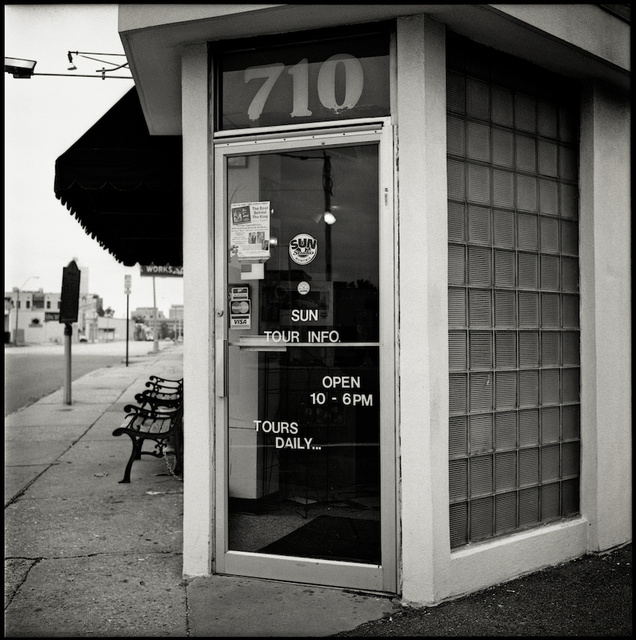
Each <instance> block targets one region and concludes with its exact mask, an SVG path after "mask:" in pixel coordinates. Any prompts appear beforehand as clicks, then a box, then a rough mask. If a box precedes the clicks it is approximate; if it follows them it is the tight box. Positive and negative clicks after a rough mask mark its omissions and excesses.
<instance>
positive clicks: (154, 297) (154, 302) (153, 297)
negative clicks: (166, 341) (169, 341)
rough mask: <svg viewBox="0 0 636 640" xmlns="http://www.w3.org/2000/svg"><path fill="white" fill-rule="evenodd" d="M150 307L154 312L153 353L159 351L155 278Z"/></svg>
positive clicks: (153, 279) (153, 278)
mask: <svg viewBox="0 0 636 640" xmlns="http://www.w3.org/2000/svg"><path fill="white" fill-rule="evenodd" d="M152 305H153V307H154V312H155V342H154V346H153V351H154V353H157V352H158V351H159V331H158V329H159V325H158V322H157V293H156V291H155V277H154V276H152Z"/></svg>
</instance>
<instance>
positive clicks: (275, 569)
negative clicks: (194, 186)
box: [213, 118, 398, 593]
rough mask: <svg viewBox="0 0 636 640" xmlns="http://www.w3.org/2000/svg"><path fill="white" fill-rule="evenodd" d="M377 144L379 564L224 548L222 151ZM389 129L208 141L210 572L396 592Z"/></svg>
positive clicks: (360, 124) (373, 123)
mask: <svg viewBox="0 0 636 640" xmlns="http://www.w3.org/2000/svg"><path fill="white" fill-rule="evenodd" d="M362 143H377V144H378V171H379V176H378V204H379V207H378V210H379V245H380V246H379V265H380V276H379V282H380V311H379V313H380V362H381V366H380V399H381V400H380V425H381V426H380V478H381V488H380V504H381V549H382V566H381V567H379V566H374V565H367V564H360V565H358V564H355V563H344V562H334V561H329V560H318V559H311V558H305V559H303V560H302V562H299V561H298V559H294V558H283V557H281V556H276V558H275V559H273V558H272V556H267V555H263V554H257V553H248V552H239V551H228V550H227V540H228V513H229V512H228V483H229V473H228V459H229V452H228V437H227V434H228V430H227V426H228V397H227V389H226V387H227V380H226V365H227V340H228V326H227V314H228V309H227V307H228V296H227V291H226V283H227V256H228V251H227V231H228V229H227V208H226V207H227V203H226V201H225V198H226V184H227V170H226V162H225V158H226V157H228V156H239V155H247V154H250V153H263V152H267V151H277V150H286V151H288V150H290V149H300V148H326V147H328V146H342V145H356V144H362ZM393 164H394V163H393V127H392V126H391V124H390V119H389V118H381V119H375V120H370V121H355V123H354V124H350V125H349V126H342V125H334V126H325V125H322V126H320V127H314V128H313V129H307V130H301V129H293V130H291V131H284V132H283V131H271V132H269V133H267V134H259V135H254V134H251V135H242V136H241V135H235V136H233V137H231V138H226V137H223V138H222V139H219V140H215V144H214V205H215V206H214V208H213V210H214V212H215V219H214V225H213V228H214V249H215V250H214V253H215V263H216V264H215V269H214V273H215V278H214V340H215V349H214V373H215V375H214V380H215V383H214V386H215V389H214V395H215V403H216V411H215V415H216V423H215V425H214V427H213V428H214V431H215V433H214V443H215V452H214V457H215V465H214V467H215V479H214V486H215V500H214V502H215V508H214V521H215V522H214V526H213V531H214V536H213V544H214V561H213V571H214V573H221V574H233V575H244V576H252V577H261V578H269V579H277V580H285V581H291V582H300V583H307V584H319V585H329V586H337V587H345V588H354V589H362V590H369V591H376V592H384V593H396V592H397V567H398V563H397V558H398V548H397V540H398V521H397V499H396V498H397V496H396V491H397V482H396V478H397V460H396V405H395V369H396V367H395V335H396V333H395V326H396V322H395V306H396V304H395V302H396V301H395V286H394V283H395V257H394V256H395V250H394V216H393V190H394V173H393Z"/></svg>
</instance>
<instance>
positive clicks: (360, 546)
mask: <svg viewBox="0 0 636 640" xmlns="http://www.w3.org/2000/svg"><path fill="white" fill-rule="evenodd" d="M259 553H269V554H272V555H279V556H298V557H301V558H322V559H326V560H341V561H343V562H366V563H370V564H380V522H379V521H378V520H361V519H359V518H342V517H337V516H318V517H317V518H314V519H313V520H311V521H310V522H308V523H307V524H305V525H303V526H302V527H300V528H298V529H296V530H295V531H292V532H291V533H289V534H287V535H286V536H284V537H283V538H281V539H280V540H276V542H272V543H271V544H269V545H267V546H266V547H263V548H262V549H260V550H259Z"/></svg>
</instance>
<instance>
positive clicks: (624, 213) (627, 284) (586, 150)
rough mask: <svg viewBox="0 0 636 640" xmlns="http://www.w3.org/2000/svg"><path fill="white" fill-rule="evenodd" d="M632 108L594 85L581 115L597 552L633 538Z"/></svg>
mask: <svg viewBox="0 0 636 640" xmlns="http://www.w3.org/2000/svg"><path fill="white" fill-rule="evenodd" d="M630 133H631V131H630V104H629V97H628V96H626V95H622V94H618V93H614V92H611V91H610V90H608V89H606V88H603V87H602V86H600V85H597V86H594V87H591V88H589V89H588V90H587V91H586V94H585V96H584V100H583V108H582V114H581V156H580V157H581V160H580V181H581V204H580V245H581V249H580V270H581V275H580V280H581V362H582V365H581V430H582V438H581V443H582V444H581V448H582V470H581V481H582V492H581V494H582V500H583V503H582V510H583V512H584V513H585V514H587V515H588V517H589V520H590V528H589V541H588V548H589V549H590V550H595V551H596V550H604V549H608V548H611V547H613V546H616V545H618V544H622V543H623V542H626V541H629V540H631V537H632V525H631V522H632V506H631V505H632V490H631V489H632V482H631V479H632V455H631V452H632V438H631V433H632V419H631V415H632V405H631V388H632V380H631V279H630V274H631V191H630V185H631V180H630V175H631V172H630Z"/></svg>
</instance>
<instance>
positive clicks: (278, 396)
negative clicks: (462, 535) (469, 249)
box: [217, 136, 395, 590]
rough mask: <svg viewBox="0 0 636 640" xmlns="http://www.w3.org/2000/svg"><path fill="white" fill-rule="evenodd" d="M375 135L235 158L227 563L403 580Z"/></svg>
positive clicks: (341, 579) (224, 349)
mask: <svg viewBox="0 0 636 640" xmlns="http://www.w3.org/2000/svg"><path fill="white" fill-rule="evenodd" d="M367 137H368V138H369V139H368V140H364V141H360V140H358V139H357V140H356V144H345V145H343V144H339V145H338V146H327V145H325V144H317V143H316V142H315V141H312V142H308V143H306V144H305V145H303V144H302V142H301V141H300V140H296V141H295V144H293V145H290V144H289V143H288V144H285V145H283V146H282V148H277V146H276V145H269V148H267V149H265V150H263V151H262V152H258V153H253V152H252V153H243V154H236V153H235V151H236V149H235V148H233V149H232V150H233V152H234V153H233V154H232V155H229V154H227V153H225V155H223V156H222V162H223V163H224V168H225V171H224V175H225V180H224V193H225V197H226V200H225V203H224V205H225V208H224V213H225V220H224V225H223V235H224V240H225V243H226V244H225V251H224V252H223V254H222V255H223V256H225V257H226V260H225V261H224V263H223V265H222V267H221V268H220V271H221V272H222V273H223V289H224V292H225V295H226V298H227V304H226V313H224V314H223V315H222V316H220V317H221V321H219V322H218V323H217V335H222V336H223V338H222V339H221V340H220V341H219V344H220V348H219V349H218V352H219V355H218V357H219V359H220V360H221V361H222V362H221V364H220V365H219V367H220V368H219V371H220V374H219V376H220V377H221V378H222V380H220V381H217V383H218V382H220V383H221V387H222V388H220V392H219V395H220V396H222V400H220V402H219V407H220V408H221V407H222V412H223V416H224V417H225V421H226V424H225V429H224V431H223V438H222V440H223V448H224V453H225V457H224V459H223V465H222V466H223V467H224V469H223V471H222V473H223V475H222V483H221V484H222V485H223V495H222V504H223V508H222V509H221V511H220V513H222V514H223V523H222V527H221V526H220V527H219V529H218V530H217V536H218V537H217V543H218V545H217V552H218V553H217V555H218V556H222V559H220V562H219V566H220V567H221V568H224V570H225V572H228V573H231V572H237V573H242V572H246V573H248V574H250V575H263V576H269V577H276V578H282V579H290V580H297V581H301V582H316V583H326V584H342V585H345V586H358V587H361V588H374V589H377V590H390V589H387V584H391V583H392V580H394V578H391V579H389V580H388V582H387V579H386V576H385V575H384V574H385V565H386V566H389V567H393V565H394V558H393V555H394V553H393V552H392V551H391V549H393V547H394V544H393V543H392V542H391V539H392V538H393V536H394V535H395V533H394V524H393V523H392V522H389V523H388V525H387V526H385V527H384V529H383V518H384V517H386V514H389V519H390V520H392V519H393V516H392V515H391V514H392V512H393V506H392V504H393V500H392V499H390V500H389V501H388V502H389V505H384V504H383V499H384V498H383V496H384V495H386V488H385V490H384V491H385V492H384V494H383V472H382V469H383V462H382V455H383V452H382V445H381V443H382V437H381V432H382V426H381V424H382V419H381V416H382V415H383V412H382V408H383V407H382V402H384V397H383V395H382V394H381V384H380V363H381V358H382V354H381V350H380V344H381V321H380V319H381V314H380V287H381V270H380V235H381V234H380V198H379V194H380V183H379V181H380V171H379V168H380V156H379V153H380V144H379V140H378V137H377V136H376V137H375V139H374V138H373V136H367ZM217 246H218V245H217ZM218 308H219V305H217V309H218ZM217 363H218V361H217ZM387 428H390V429H392V425H387ZM385 439H386V438H385ZM384 467H386V462H385V463H384ZM388 484H389V486H392V482H390V481H389V483H388ZM217 517H218V514H217ZM219 524H220V523H219ZM389 525H390V526H389ZM383 531H384V534H383ZM387 532H389V534H388V536H387ZM219 534H220V535H219ZM387 537H388V538H389V540H388V541H387V540H386V538H387ZM383 541H384V542H383ZM387 550H388V551H387ZM387 553H388V555H389V556H390V557H389V558H388V559H387V558H385V557H384V555H385V554H387ZM299 559H302V562H299ZM387 560H388V561H387ZM232 567H235V569H234V570H233V569H232Z"/></svg>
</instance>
